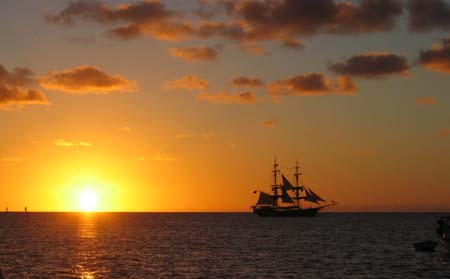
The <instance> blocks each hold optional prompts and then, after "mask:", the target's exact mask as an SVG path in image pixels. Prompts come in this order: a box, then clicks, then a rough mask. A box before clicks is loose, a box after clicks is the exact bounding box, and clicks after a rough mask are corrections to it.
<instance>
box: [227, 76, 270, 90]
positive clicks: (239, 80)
mask: <svg viewBox="0 0 450 279" xmlns="http://www.w3.org/2000/svg"><path fill="white" fill-rule="evenodd" d="M231 83H232V84H233V85H234V86H249V87H260V86H264V81H263V80H262V79H260V78H258V77H254V78H251V77H243V76H238V77H235V78H234V79H233V80H232V82H231Z"/></svg>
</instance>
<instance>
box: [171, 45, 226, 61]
mask: <svg viewBox="0 0 450 279" xmlns="http://www.w3.org/2000/svg"><path fill="white" fill-rule="evenodd" d="M169 51H170V54H172V56H174V57H179V58H182V59H184V60H187V61H192V62H193V61H213V60H216V59H217V57H218V56H219V51H218V50H217V48H212V47H209V46H202V47H187V48H175V47H173V48H170V49H169Z"/></svg>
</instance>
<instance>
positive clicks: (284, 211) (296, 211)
mask: <svg viewBox="0 0 450 279" xmlns="http://www.w3.org/2000/svg"><path fill="white" fill-rule="evenodd" d="M320 209H322V208H321V207H317V208H312V207H310V208H290V207H288V208H275V207H259V206H255V207H253V213H254V214H256V215H258V216H259V217H314V216H316V215H317V212H319V210H320Z"/></svg>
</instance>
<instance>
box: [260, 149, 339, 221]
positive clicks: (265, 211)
mask: <svg viewBox="0 0 450 279" xmlns="http://www.w3.org/2000/svg"><path fill="white" fill-rule="evenodd" d="M299 170H300V166H299V165H298V162H296V165H295V173H294V176H295V180H296V184H295V186H293V185H292V184H291V183H290V182H289V180H288V179H287V178H286V177H285V176H284V175H283V174H281V178H282V184H278V181H277V178H278V176H279V174H280V170H279V169H278V163H277V159H276V158H275V161H274V165H273V171H272V172H273V179H274V180H273V185H272V192H273V194H267V193H265V192H262V191H259V198H258V201H257V202H256V205H254V206H252V208H253V213H255V214H256V215H258V216H271V217H284V216H286V217H287V216H290V217H291V216H292V217H302V216H316V215H317V212H318V211H319V210H321V209H323V208H325V207H327V206H331V205H335V204H336V202H334V201H331V202H330V203H328V204H323V203H324V202H326V201H325V200H324V199H322V198H321V197H320V196H319V195H317V194H316V193H315V192H314V191H313V190H311V188H308V187H306V186H304V185H299V177H300V175H301V173H300V172H299ZM288 191H292V192H294V193H295V196H294V197H291V196H290V195H289V193H288ZM256 192H257V191H254V192H253V193H256ZM301 192H305V195H304V196H301V195H300V193H301ZM279 200H281V201H279ZM294 200H295V201H294ZM300 200H304V201H307V202H310V203H315V204H318V205H319V206H317V207H311V206H309V207H308V208H305V207H302V206H301V204H300ZM321 203H322V204H321ZM283 204H284V205H283Z"/></svg>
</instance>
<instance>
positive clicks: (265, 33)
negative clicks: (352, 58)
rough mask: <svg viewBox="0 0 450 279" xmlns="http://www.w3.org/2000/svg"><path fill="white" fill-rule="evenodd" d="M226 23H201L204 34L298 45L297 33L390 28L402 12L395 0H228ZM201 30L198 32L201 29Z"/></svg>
mask: <svg viewBox="0 0 450 279" xmlns="http://www.w3.org/2000/svg"><path fill="white" fill-rule="evenodd" d="M225 5H226V9H227V11H228V16H229V17H231V18H232V19H234V20H233V21H232V22H231V23H229V24H223V23H203V26H200V28H199V31H202V27H204V26H206V27H207V28H206V27H205V28H204V29H206V30H208V32H204V35H205V36H213V35H216V36H217V35H219V36H223V37H228V38H230V39H234V40H240V41H247V42H248V41H264V40H277V41H280V42H282V43H283V44H284V45H285V46H288V47H294V48H300V47H301V44H300V43H299V42H298V40H297V38H298V37H302V36H303V37H305V36H312V35H317V34H324V33H325V34H326V33H328V34H330V33H331V34H359V33H373V32H385V31H390V30H392V29H393V27H394V25H395V19H396V18H397V17H398V16H399V15H400V14H401V13H402V8H403V7H402V4H401V1H398V0H362V1H361V2H360V4H359V5H355V4H353V3H351V2H350V1H333V0H316V1H310V0H280V1H257V0H241V1H227V2H226V4H225ZM200 33H201V32H200Z"/></svg>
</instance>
